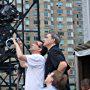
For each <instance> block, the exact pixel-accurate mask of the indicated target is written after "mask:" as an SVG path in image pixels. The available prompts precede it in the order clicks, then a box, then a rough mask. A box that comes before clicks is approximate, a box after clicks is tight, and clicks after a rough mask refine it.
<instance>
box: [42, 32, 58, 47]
mask: <svg viewBox="0 0 90 90" xmlns="http://www.w3.org/2000/svg"><path fill="white" fill-rule="evenodd" d="M59 42H60V38H59V36H58V35H57V34H55V33H49V34H47V35H46V36H45V39H44V46H46V47H50V46H53V45H59Z"/></svg>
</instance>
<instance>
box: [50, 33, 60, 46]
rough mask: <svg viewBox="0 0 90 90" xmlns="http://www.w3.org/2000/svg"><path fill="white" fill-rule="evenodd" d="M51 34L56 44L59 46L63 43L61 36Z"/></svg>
mask: <svg viewBox="0 0 90 90" xmlns="http://www.w3.org/2000/svg"><path fill="white" fill-rule="evenodd" d="M50 34H51V37H52V39H55V44H58V45H59V43H60V41H61V38H60V36H59V34H55V33H50Z"/></svg>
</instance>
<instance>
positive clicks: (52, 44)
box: [47, 44, 56, 50]
mask: <svg viewBox="0 0 90 90" xmlns="http://www.w3.org/2000/svg"><path fill="white" fill-rule="evenodd" d="M54 45H56V44H51V45H50V46H48V47H47V48H48V50H49V49H50V48H52V47H53V46H54Z"/></svg>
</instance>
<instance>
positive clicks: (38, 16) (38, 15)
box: [36, 0, 41, 40]
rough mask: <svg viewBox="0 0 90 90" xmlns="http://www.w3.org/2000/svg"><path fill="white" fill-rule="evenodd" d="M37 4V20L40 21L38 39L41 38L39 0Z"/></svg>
mask: <svg viewBox="0 0 90 90" xmlns="http://www.w3.org/2000/svg"><path fill="white" fill-rule="evenodd" d="M36 4H37V22H38V25H37V26H38V27H37V28H38V39H39V40H40V39H41V37H40V13H39V0H36Z"/></svg>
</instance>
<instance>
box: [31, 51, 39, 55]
mask: <svg viewBox="0 0 90 90" xmlns="http://www.w3.org/2000/svg"><path fill="white" fill-rule="evenodd" d="M32 54H40V52H37V51H33V52H32Z"/></svg>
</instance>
